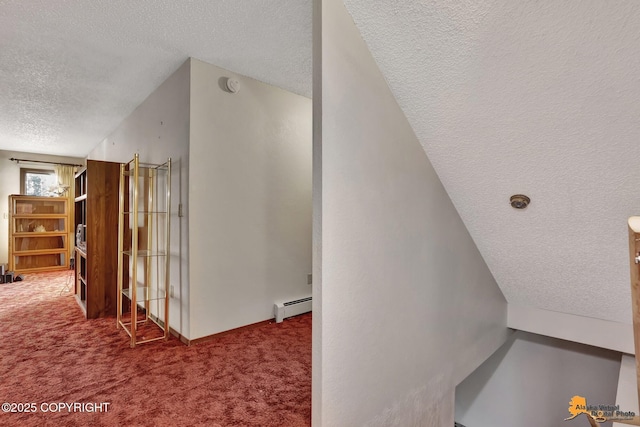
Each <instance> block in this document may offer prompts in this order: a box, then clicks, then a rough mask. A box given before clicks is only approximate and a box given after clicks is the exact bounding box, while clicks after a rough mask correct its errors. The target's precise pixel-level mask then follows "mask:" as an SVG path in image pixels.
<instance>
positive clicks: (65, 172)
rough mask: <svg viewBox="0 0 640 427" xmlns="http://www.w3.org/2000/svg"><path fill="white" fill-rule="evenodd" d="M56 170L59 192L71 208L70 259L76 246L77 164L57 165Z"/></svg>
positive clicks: (68, 230) (68, 229)
mask: <svg viewBox="0 0 640 427" xmlns="http://www.w3.org/2000/svg"><path fill="white" fill-rule="evenodd" d="M54 170H55V172H56V177H57V179H58V194H60V197H66V198H67V204H68V210H69V224H68V225H67V234H68V236H67V239H69V240H68V242H69V245H68V247H69V255H68V256H69V259H71V258H73V254H74V253H75V251H74V250H73V248H74V247H75V243H76V241H75V234H76V231H75V230H73V227H74V225H75V220H74V216H73V213H74V210H75V209H74V208H75V197H76V189H75V185H74V184H75V176H76V167H75V166H66V165H55V166H54Z"/></svg>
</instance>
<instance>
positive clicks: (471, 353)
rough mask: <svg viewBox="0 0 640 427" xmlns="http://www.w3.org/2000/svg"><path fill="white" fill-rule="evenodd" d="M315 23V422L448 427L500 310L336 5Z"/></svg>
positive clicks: (502, 334) (485, 352) (326, 7)
mask: <svg viewBox="0 0 640 427" xmlns="http://www.w3.org/2000/svg"><path fill="white" fill-rule="evenodd" d="M314 11H315V12H316V15H315V16H314V25H320V26H321V34H318V31H316V32H315V35H316V36H318V35H319V36H320V38H321V40H320V41H319V42H318V41H317V40H316V44H315V47H316V50H315V52H314V62H315V63H316V65H315V67H314V68H315V69H314V72H315V74H314V80H315V82H314V88H315V89H316V90H315V92H314V101H315V106H316V108H314V115H315V120H316V123H320V124H318V125H317V126H318V127H316V129H315V135H314V136H315V139H314V150H315V152H316V153H318V154H319V153H320V152H321V156H322V160H321V170H319V169H317V168H316V169H314V199H315V200H316V203H315V204H314V206H315V210H314V216H315V219H314V225H316V226H318V225H320V227H318V228H316V229H315V230H314V237H315V238H316V239H317V240H316V241H314V247H315V248H316V249H319V250H320V251H321V253H320V254H319V255H317V256H316V258H315V260H319V261H320V262H321V265H318V264H315V265H314V271H315V275H314V278H315V280H314V282H315V283H314V300H315V301H314V303H315V305H314V308H315V309H320V310H321V313H322V320H321V322H317V321H316V322H314V328H313V352H314V354H313V363H314V364H313V370H314V379H315V380H316V381H315V382H314V383H313V402H314V406H313V424H314V425H315V426H332V427H334V426H359V425H369V426H414V425H416V426H417V425H420V426H438V427H440V426H447V425H449V426H450V425H453V415H454V414H453V412H454V387H455V385H456V384H457V383H458V382H459V381H461V380H462V379H463V378H465V377H466V376H467V375H468V374H469V373H470V372H472V371H473V370H474V369H475V368H476V367H477V366H478V365H480V363H482V361H484V360H485V359H486V358H488V357H489V356H490V355H491V354H492V353H493V352H494V351H495V350H496V349H497V348H498V347H500V345H501V344H502V343H503V342H504V340H505V339H506V337H507V334H508V332H507V328H506V321H507V319H506V308H507V307H506V302H505V299H504V297H503V295H502V293H501V292H500V290H499V288H498V286H497V284H496V283H495V280H494V279H493V277H492V275H491V273H490V272H489V270H488V268H487V266H486V264H485V262H484V260H483V259H482V257H481V256H480V254H479V252H478V250H477V248H476V246H475V244H474V242H473V240H472V239H471V237H470V236H469V234H468V232H467V230H466V228H465V226H464V224H463V223H462V221H461V220H460V217H459V216H458V213H457V211H456V209H455V208H454V206H453V204H452V203H451V201H450V199H449V197H448V195H447V193H446V191H445V190H444V188H443V187H442V184H441V182H440V180H439V179H438V176H437V175H436V173H435V171H434V170H433V168H432V166H431V164H430V162H429V160H428V159H427V157H426V155H425V152H424V150H423V149H422V147H421V146H420V143H419V142H418V140H417V139H416V137H415V135H414V133H413V131H412V129H411V127H410V126H409V124H408V122H407V120H406V118H405V116H404V115H403V113H402V111H401V110H400V108H399V107H398V105H397V103H396V100H395V99H394V97H393V95H392V94H391V92H390V90H389V88H388V86H387V84H386V82H385V80H384V78H383V76H382V75H381V73H380V71H379V70H378V68H377V65H376V64H375V62H374V60H373V59H372V57H371V55H370V53H369V51H368V49H367V47H366V45H365V43H364V42H363V41H362V39H361V37H360V34H359V33H358V31H357V29H356V28H355V25H354V24H353V21H352V19H351V17H350V16H349V14H348V13H347V11H346V10H345V8H344V5H343V3H342V1H341V0H322V1H320V0H317V1H316V2H315V7H314ZM318 12H320V13H318ZM320 43H321V46H319V44H320ZM318 79H321V82H318V81H317V80H318ZM318 107H319V108H318ZM318 121H319V122H318ZM318 163H319V162H318ZM316 164H317V163H316ZM319 200H321V203H318V201H319ZM320 221H321V223H319V222H320ZM318 232H319V233H320V234H319V235H318V234H317V233H318ZM319 272H320V273H321V274H318V273H319ZM318 279H320V280H318ZM316 312H317V311H316Z"/></svg>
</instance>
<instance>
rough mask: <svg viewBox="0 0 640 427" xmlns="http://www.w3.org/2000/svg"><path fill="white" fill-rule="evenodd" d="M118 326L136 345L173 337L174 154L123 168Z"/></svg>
mask: <svg viewBox="0 0 640 427" xmlns="http://www.w3.org/2000/svg"><path fill="white" fill-rule="evenodd" d="M119 204H120V226H119V232H118V235H119V241H118V253H119V257H118V323H117V325H118V327H122V328H123V329H124V330H125V331H126V332H127V334H128V335H129V337H130V339H131V342H130V345H131V347H135V346H136V344H142V343H145V342H150V341H156V340H160V339H167V338H168V337H169V241H170V238H169V237H170V216H171V209H170V206H171V159H168V160H167V162H166V163H163V164H161V165H151V164H141V163H140V161H139V158H138V155H137V154H136V156H135V157H134V159H133V160H131V161H130V162H129V163H127V164H124V165H122V166H121V168H120V203H119Z"/></svg>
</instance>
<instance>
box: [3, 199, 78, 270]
mask: <svg viewBox="0 0 640 427" xmlns="http://www.w3.org/2000/svg"><path fill="white" fill-rule="evenodd" d="M9 215H10V217H9V270H13V271H15V272H16V273H28V272H36V271H51V270H64V269H66V268H69V254H70V250H69V247H70V246H69V241H68V240H69V237H68V236H69V228H68V227H69V208H68V206H67V199H66V198H61V197H38V196H18V195H11V196H9Z"/></svg>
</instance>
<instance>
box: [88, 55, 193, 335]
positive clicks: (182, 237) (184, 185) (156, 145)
mask: <svg viewBox="0 0 640 427" xmlns="http://www.w3.org/2000/svg"><path fill="white" fill-rule="evenodd" d="M189 85H190V61H186V62H185V63H184V64H183V65H182V66H180V68H178V70H177V71H176V72H174V73H173V74H172V75H171V76H170V77H169V78H168V79H167V80H166V81H165V82H164V83H162V85H160V86H159V87H158V88H157V89H156V90H155V91H154V92H153V93H152V94H151V95H149V97H148V98H147V99H146V100H145V101H144V102H143V103H142V104H140V105H139V106H138V107H137V108H136V109H135V110H134V111H133V112H132V113H131V114H130V115H129V116H128V117H127V118H126V119H125V120H124V121H123V122H122V123H121V124H120V126H118V128H117V129H116V130H114V131H113V133H111V135H109V137H107V138H105V139H104V140H103V141H102V142H101V143H100V144H98V146H96V148H95V149H93V150H92V151H91V153H89V156H88V158H89V159H92V160H106V161H112V162H128V161H129V160H131V159H132V158H133V156H134V154H135V153H139V154H140V161H141V162H145V163H164V162H165V161H166V160H167V158H169V157H171V161H172V177H171V180H172V182H171V185H172V188H171V205H172V206H171V284H172V285H173V286H174V297H173V298H171V300H170V301H171V302H170V307H169V324H170V326H171V327H172V328H173V329H174V330H176V331H177V332H178V333H180V334H182V335H184V336H185V337H186V338H189V335H188V333H189V306H188V302H189V276H188V247H189V246H188V243H189V226H188V221H187V219H186V218H179V217H178V205H179V204H180V203H181V204H182V205H183V209H184V211H185V212H187V211H188V205H189V203H188V188H189V174H188V170H189Z"/></svg>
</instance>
